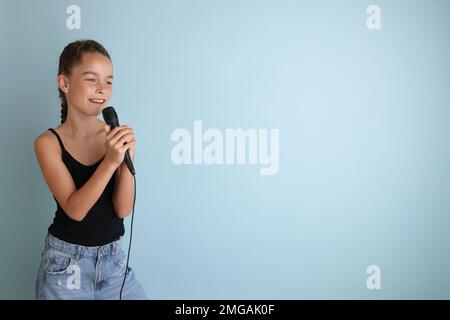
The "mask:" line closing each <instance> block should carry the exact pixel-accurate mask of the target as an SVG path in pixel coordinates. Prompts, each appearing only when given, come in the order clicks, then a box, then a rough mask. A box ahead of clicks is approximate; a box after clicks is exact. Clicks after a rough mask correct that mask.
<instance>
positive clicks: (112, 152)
mask: <svg viewBox="0 0 450 320" xmlns="http://www.w3.org/2000/svg"><path fill="white" fill-rule="evenodd" d="M104 128H105V132H106V138H105V159H107V161H110V162H111V163H112V164H113V165H114V166H116V167H118V166H120V164H121V163H122V162H123V159H124V157H125V151H126V150H129V151H128V152H129V153H130V158H131V159H132V160H134V147H135V144H136V138H135V136H134V132H133V129H132V128H128V126H127V125H122V126H119V127H116V128H114V129H113V130H111V129H110V127H109V126H108V125H105V126H104Z"/></svg>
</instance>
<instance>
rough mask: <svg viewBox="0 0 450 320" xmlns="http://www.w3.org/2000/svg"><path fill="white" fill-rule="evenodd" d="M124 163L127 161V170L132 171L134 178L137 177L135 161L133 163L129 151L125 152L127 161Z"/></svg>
mask: <svg viewBox="0 0 450 320" xmlns="http://www.w3.org/2000/svg"><path fill="white" fill-rule="evenodd" d="M123 161H125V164H126V165H127V168H128V170H130V172H131V174H132V175H133V176H134V175H136V172H135V171H134V166H133V161H131V158H130V153H129V152H128V150H127V151H125V159H124V160H123Z"/></svg>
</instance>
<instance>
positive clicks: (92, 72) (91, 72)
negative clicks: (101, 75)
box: [81, 71, 114, 79]
mask: <svg viewBox="0 0 450 320" xmlns="http://www.w3.org/2000/svg"><path fill="white" fill-rule="evenodd" d="M85 74H93V75H96V76H98V73H96V72H94V71H86V72H83V73H82V74H81V75H82V76H84V75H85ZM108 78H111V79H114V77H113V76H112V75H110V76H107V77H106V79H108Z"/></svg>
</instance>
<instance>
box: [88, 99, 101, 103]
mask: <svg viewBox="0 0 450 320" xmlns="http://www.w3.org/2000/svg"><path fill="white" fill-rule="evenodd" d="M89 101H92V102H95V103H103V102H105V100H97V99H89Z"/></svg>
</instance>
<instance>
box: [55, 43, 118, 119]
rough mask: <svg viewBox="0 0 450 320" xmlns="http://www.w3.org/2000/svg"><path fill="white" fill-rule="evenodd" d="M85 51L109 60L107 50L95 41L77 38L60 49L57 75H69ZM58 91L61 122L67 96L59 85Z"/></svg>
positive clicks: (66, 107) (65, 112) (65, 110)
mask: <svg viewBox="0 0 450 320" xmlns="http://www.w3.org/2000/svg"><path fill="white" fill-rule="evenodd" d="M87 52H98V53H100V54H102V55H104V56H105V57H107V58H108V59H109V60H111V57H110V56H109V53H108V51H106V49H105V48H104V47H103V46H102V45H101V44H100V43H98V42H97V41H94V40H77V41H74V42H71V43H69V44H68V45H67V46H66V47H65V48H64V50H63V51H62V53H61V55H60V57H59V66H58V75H60V74H63V75H66V76H70V74H71V72H72V68H73V67H75V66H76V65H78V64H80V63H81V60H82V58H83V53H87ZM58 91H59V98H60V99H61V124H63V123H64V121H66V118H67V109H68V105H67V98H66V95H65V94H64V92H63V91H62V90H61V89H60V88H59V87H58Z"/></svg>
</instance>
